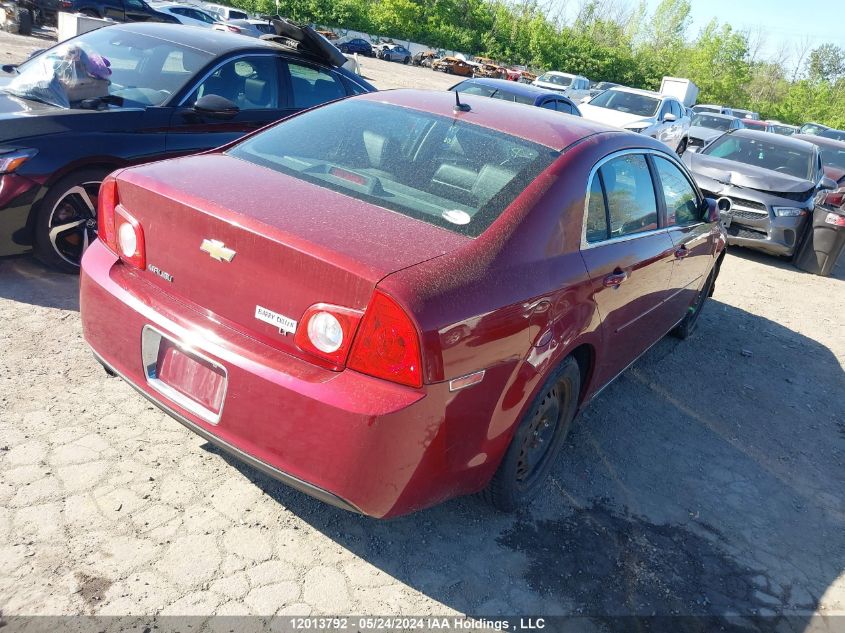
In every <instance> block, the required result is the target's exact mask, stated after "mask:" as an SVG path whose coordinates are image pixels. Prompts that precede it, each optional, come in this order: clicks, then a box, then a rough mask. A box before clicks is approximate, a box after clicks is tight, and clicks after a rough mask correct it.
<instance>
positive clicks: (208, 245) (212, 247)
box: [200, 240, 235, 262]
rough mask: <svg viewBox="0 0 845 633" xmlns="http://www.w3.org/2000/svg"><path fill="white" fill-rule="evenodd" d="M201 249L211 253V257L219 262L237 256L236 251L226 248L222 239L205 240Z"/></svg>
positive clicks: (227, 260)
mask: <svg viewBox="0 0 845 633" xmlns="http://www.w3.org/2000/svg"><path fill="white" fill-rule="evenodd" d="M200 250H201V251H203V252H205V253H208V254H209V255H211V258H212V259H216V260H217V261H218V262H230V261H232V260H233V259H234V258H235V251H233V250H232V249H231V248H226V245H225V244H224V243H223V242H221V241H220V240H203V241H202V245H200Z"/></svg>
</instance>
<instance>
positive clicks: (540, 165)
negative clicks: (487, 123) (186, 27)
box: [228, 99, 559, 237]
mask: <svg viewBox="0 0 845 633" xmlns="http://www.w3.org/2000/svg"><path fill="white" fill-rule="evenodd" d="M228 154H229V155H231V156H234V157H236V158H239V159H241V160H245V161H249V162H252V163H255V164H259V165H262V166H265V167H267V168H269V169H273V170H275V171H279V172H281V173H284V174H287V175H289V176H292V177H295V178H298V179H300V180H305V181H307V182H310V183H312V184H314V185H317V186H318V187H321V188H325V189H329V190H332V191H335V192H338V193H341V194H344V195H346V196H350V197H353V198H356V199H359V200H364V201H366V202H369V203H371V204H375V205H378V206H381V207H384V208H386V209H390V210H392V211H395V212H397V213H401V214H402V215H407V216H410V217H413V218H416V219H419V220H422V221H424V222H427V223H429V224H434V225H437V226H441V227H444V228H447V229H449V230H451V231H453V232H455V233H459V234H463V235H467V236H470V237H475V236H478V235H480V234H481V233H482V232H483V231H484V230H485V229H486V228H487V227H488V226H489V225H490V224H492V223H493V222H494V221H495V220H496V218H498V217H499V216H500V215H501V214H502V213H503V212H504V210H505V209H506V208H507V207H508V206H509V205H510V204H511V202H512V201H513V200H514V199H515V198H516V196H518V195H519V194H520V193H521V192H522V191H523V190H524V189H525V187H527V186H528V185H529V184H530V183H531V182H533V181H534V179H535V178H536V177H537V176H538V175H539V174H540V173H541V172H542V171H543V170H544V169H546V168H547V167H548V166H549V165H550V164H551V162H552V161H553V160H555V158H557V156H559V152H557V151H554V150H552V149H551V148H548V147H545V146H542V145H538V144H536V143H532V142H530V141H526V140H524V139H521V138H517V137H515V136H511V135H509V134H504V133H502V132H498V131H496V130H492V129H490V128H486V127H481V126H477V125H473V124H471V123H467V122H464V121H460V120H455V119H454V118H452V117H442V116H438V115H433V114H430V113H427V112H421V111H418V110H412V109H410V108H402V107H397V106H393V105H388V104H382V103H374V102H371V101H366V100H354V99H353V100H344V101H338V102H337V103H333V104H331V105H329V106H326V107H324V108H316V109H314V110H311V111H309V112H306V113H305V114H302V115H299V116H294V117H291V118H290V119H287V120H285V121H283V122H281V123H280V124H278V125H276V126H274V127H272V128H270V129H268V130H266V131H264V132H261V133H260V134H257V135H255V136H252V137H250V138H248V139H246V140H245V141H243V142H241V143H239V144H238V145H236V146H235V147H233V148H232V149H230V150H228ZM331 212H332V210H331V209H330V208H327V209H326V214H327V221H331V219H330V217H329V216H330V214H331Z"/></svg>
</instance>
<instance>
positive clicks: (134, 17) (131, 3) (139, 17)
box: [123, 0, 152, 22]
mask: <svg viewBox="0 0 845 633" xmlns="http://www.w3.org/2000/svg"><path fill="white" fill-rule="evenodd" d="M123 10H124V12H125V13H126V21H127V22H146V21H147V20H149V19H150V18H151V17H152V12H151V11H150V8H149V7H148V6H147V5H146V4H144V3H143V2H142V1H141V0H123Z"/></svg>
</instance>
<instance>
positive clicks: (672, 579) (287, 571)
mask: <svg viewBox="0 0 845 633" xmlns="http://www.w3.org/2000/svg"><path fill="white" fill-rule="evenodd" d="M3 37H6V36H3ZM2 46H5V39H2V38H0V47H2ZM364 74H365V75H366V76H368V77H370V78H371V79H372V80H373V81H374V82H375V83H376V84H377V85H379V86H380V87H383V88H386V87H397V86H400V85H420V86H428V87H441V88H442V87H445V86H447V85H451V83H452V80H453V79H454V78H452V77H448V76H444V75H439V74H437V73H433V72H431V71H429V70H425V69H419V68H405V67H402V66H401V65H399V64H388V63H386V62H381V61H377V60H369V59H367V60H364ZM435 84H436V85H435ZM441 84H442V85H441ZM843 281H845V273H843V266H841V265H840V267H839V270H838V271H837V273H836V275H835V276H834V277H831V278H828V279H822V278H818V277H814V276H811V275H807V274H804V273H801V272H799V271H797V270H795V269H794V268H792V267H791V266H789V265H787V264H785V263H782V262H780V261H778V260H776V259H773V258H770V257H767V256H763V255H758V254H755V253H752V252H749V251H743V250H742V249H732V250H731V252H730V255H729V256H728V257H727V259H726V261H725V264H724V266H723V268H722V274H721V277H720V278H719V281H718V283H717V287H716V292H715V295H714V297H713V300H711V301H710V302H709V303H708V305H707V306H706V308H705V310H704V312H703V314H702V317H701V322H700V325H699V330H698V332H697V335H696V336H695V337H694V338H693V339H691V340H689V341H687V342H680V341H678V340H675V339H671V338H666V339H665V340H663V341H661V342H660V343H658V344H657V345H656V346H655V347H654V348H653V349H652V350H651V351H650V352H648V353H647V354H646V355H645V356H644V357H643V358H641V359H640V360H639V361H638V362H637V363H636V364H635V365H634V366H633V367H632V368H631V369H630V370H629V371H628V372H627V373H626V374H624V375H623V376H622V377H621V378H620V379H619V380H617V381H616V382H615V383H614V384H613V385H611V386H610V387H609V388H608V389H606V390H605V392H604V393H603V394H602V395H601V396H600V397H599V399H598V400H597V401H596V402H595V403H594V404H593V405H592V406H591V407H590V408H589V409H588V410H587V411H586V412H584V414H583V415H582V416H581V417H580V418H579V419H578V420H577V421H576V424H575V427H574V429H573V432H572V434H571V435H570V438H569V439H568V441H567V444H566V447H565V449H564V451H563V453H562V456H561V458H560V460H559V462H558V464H557V466H556V468H555V471H554V475H553V477H552V479H551V480H550V481H549V483H548V485H547V486H546V490H545V492H544V494H543V495H542V496H541V499H540V500H539V501H538V502H537V503H535V504H534V505H533V506H532V507H531V508H530V509H529V510H527V511H525V512H523V513H521V514H518V515H514V516H508V515H502V514H498V513H496V512H494V511H492V510H490V509H488V508H487V507H486V506H485V505H484V504H483V503H482V502H481V501H479V500H477V499H475V498H466V499H459V500H455V501H452V502H449V503H446V504H444V505H442V506H440V507H437V508H434V509H431V510H428V511H425V512H420V513H418V514H415V515H413V516H410V517H405V518H401V519H396V520H393V521H388V522H377V521H373V520H370V519H366V518H363V517H359V516H354V515H351V514H348V513H345V512H343V511H340V510H336V509H334V508H331V507H329V506H326V505H323V504H321V503H319V502H317V501H314V500H312V499H310V498H308V497H306V496H304V495H301V494H299V493H297V492H295V491H292V490H290V489H288V488H285V487H284V486H281V485H279V484H277V483H275V482H274V481H272V480H270V479H268V478H266V477H264V476H263V475H261V474H260V473H258V472H256V471H254V470H252V469H250V468H249V467H247V466H244V465H242V464H239V463H237V462H234V461H232V460H230V459H229V458H228V457H227V456H224V455H222V454H220V453H218V452H217V451H215V450H214V448H212V447H211V446H209V445H208V444H206V443H205V442H204V441H203V440H201V439H200V438H198V437H197V436H195V435H193V434H192V433H190V432H189V431H187V430H185V429H184V428H183V427H182V426H181V425H179V424H178V423H177V422H175V421H173V420H171V419H170V418H168V417H166V416H165V415H164V414H162V413H161V412H160V411H159V410H157V409H156V408H154V407H153V406H151V405H150V404H148V403H147V402H146V401H145V400H144V399H142V398H141V397H140V396H138V395H137V394H136V393H135V392H134V391H133V390H132V389H131V388H130V387H129V386H127V385H126V384H124V383H122V382H121V381H120V380H117V379H112V378H108V377H107V376H106V375H105V373H104V372H103V371H102V370H101V369H100V367H99V365H97V363H96V362H95V361H94V359H93V358H92V356H91V354H90V352H89V351H88V349H87V347H86V345H85V344H84V342H83V340H82V333H81V327H80V323H79V318H78V312H77V311H78V298H77V280H76V278H75V277H72V276H66V275H59V274H55V273H51V272H49V271H46V270H45V269H44V268H42V267H41V266H40V265H38V264H37V263H36V262H34V261H33V260H32V259H31V258H30V257H18V258H8V259H4V260H0V322H2V323H3V326H2V328H0V570H2V571H0V609H2V613H3V614H5V615H10V614H77V613H86V614H152V613H157V614H180V615H191V614H197V615H208V614H240V613H249V614H262V615H270V614H277V613H278V614H291V613H296V614H327V613H344V612H353V613H364V614H418V615H419V614H437V615H442V614H452V613H469V614H474V615H487V616H492V615H501V614H514V613H531V614H586V615H608V614H626V613H635V614H646V615H648V614H653V613H656V614H662V615H670V614H715V615H725V614H736V615H740V616H751V615H775V614H786V615H790V616H794V618H795V619H794V620H792V621H791V622H792V624H791V626H792V629H793V630H797V631H801V630H803V629H804V625H805V624H806V623H807V621H808V618H809V617H810V616H811V615H812V614H813V613H818V614H835V613H839V614H842V615H845V573H843V571H845V413H844V412H843V405H842V393H843V389H845V377H843V360H845V343H843V338H842V325H841V324H842V315H843V314H845V292H843V289H845V286H843ZM613 622H614V621H610V622H609V623H606V628H609V629H613V628H614V626H615V625H614V623H613ZM831 630H832V629H831Z"/></svg>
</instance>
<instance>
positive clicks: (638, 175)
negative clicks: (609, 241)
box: [600, 154, 657, 238]
mask: <svg viewBox="0 0 845 633" xmlns="http://www.w3.org/2000/svg"><path fill="white" fill-rule="evenodd" d="M600 171H601V177H602V181H603V182H604V187H605V192H606V193H607V204H608V212H609V216H610V237H612V238H613V237H620V236H623V235H630V234H632V233H639V232H641V231H650V230H652V229H656V228H657V201H656V200H655V197H654V185H653V184H652V181H651V173H650V172H649V170H648V163H647V162H646V159H645V156H643V155H642V154H627V155H625V156H620V157H618V158H614V159H612V160H610V161H608V162H607V163H605V164H604V165H602V167H601V170H600Z"/></svg>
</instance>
